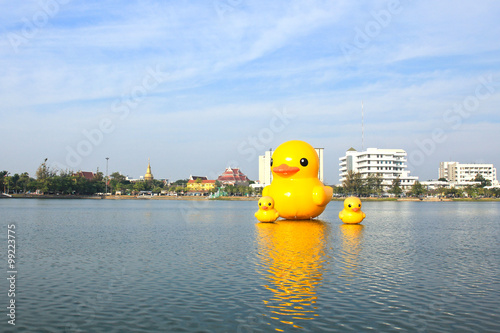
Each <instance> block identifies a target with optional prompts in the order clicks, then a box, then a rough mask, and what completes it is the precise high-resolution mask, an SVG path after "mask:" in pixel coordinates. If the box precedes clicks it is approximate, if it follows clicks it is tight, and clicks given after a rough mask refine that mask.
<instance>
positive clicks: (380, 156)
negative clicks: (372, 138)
mask: <svg viewBox="0 0 500 333" xmlns="http://www.w3.org/2000/svg"><path fill="white" fill-rule="evenodd" d="M406 156H407V154H406V151H404V150H403V149H378V148H368V149H367V150H366V151H356V149H354V148H350V149H349V150H347V152H346V155H345V156H344V157H341V158H340V159H339V160H340V182H341V183H342V182H344V181H345V180H346V177H347V173H348V172H349V171H353V172H355V173H356V172H359V173H360V174H361V177H362V178H367V177H368V175H378V174H379V175H380V176H381V177H382V185H383V186H384V189H388V188H389V187H390V186H391V185H392V181H393V180H394V179H396V178H398V177H399V180H400V186H401V188H402V189H405V190H409V189H410V188H411V186H413V184H414V183H415V182H416V181H418V177H416V176H410V171H408V170H406V168H407V164H406Z"/></svg>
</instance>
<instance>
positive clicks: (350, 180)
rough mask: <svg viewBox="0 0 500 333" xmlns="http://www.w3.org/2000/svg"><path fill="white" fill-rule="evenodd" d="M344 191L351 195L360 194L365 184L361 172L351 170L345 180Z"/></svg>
mask: <svg viewBox="0 0 500 333" xmlns="http://www.w3.org/2000/svg"><path fill="white" fill-rule="evenodd" d="M342 186H343V187H344V193H345V194H350V195H360V193H361V191H362V186H363V180H362V179H361V174H360V173H359V172H354V171H352V170H349V171H348V172H347V175H346V179H345V180H344V181H343V183H342Z"/></svg>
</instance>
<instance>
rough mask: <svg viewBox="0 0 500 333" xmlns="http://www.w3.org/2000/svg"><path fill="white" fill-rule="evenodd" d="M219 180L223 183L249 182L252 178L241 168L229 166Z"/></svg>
mask: <svg viewBox="0 0 500 333" xmlns="http://www.w3.org/2000/svg"><path fill="white" fill-rule="evenodd" d="M217 180H218V181H219V182H221V183H223V184H227V183H232V184H235V183H243V182H245V183H246V182H249V181H250V179H248V177H247V176H246V175H245V174H244V173H243V172H241V170H240V169H236V168H235V169H232V168H227V169H226V170H225V171H224V172H223V173H222V175H220V176H219V178H217Z"/></svg>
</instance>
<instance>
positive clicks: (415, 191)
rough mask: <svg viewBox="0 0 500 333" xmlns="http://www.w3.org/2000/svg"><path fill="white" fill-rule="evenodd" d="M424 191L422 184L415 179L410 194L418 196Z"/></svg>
mask: <svg viewBox="0 0 500 333" xmlns="http://www.w3.org/2000/svg"><path fill="white" fill-rule="evenodd" d="M424 193H425V188H424V186H423V185H422V184H421V183H420V182H419V181H418V180H417V181H416V182H415V183H414V184H413V186H412V187H411V190H410V194H411V195H412V196H414V197H419V196H421V195H422V194H424Z"/></svg>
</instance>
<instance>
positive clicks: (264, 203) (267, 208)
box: [255, 196, 280, 222]
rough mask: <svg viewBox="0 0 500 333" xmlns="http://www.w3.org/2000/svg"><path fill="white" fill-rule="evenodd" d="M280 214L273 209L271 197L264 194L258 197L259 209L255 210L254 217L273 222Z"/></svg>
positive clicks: (261, 220)
mask: <svg viewBox="0 0 500 333" xmlns="http://www.w3.org/2000/svg"><path fill="white" fill-rule="evenodd" d="M279 216H280V215H279V214H278V212H277V211H276V209H274V200H273V198H271V197H268V196H264V197H262V198H260V199H259V210H258V211H257V212H255V217H256V218H257V220H259V221H260V222H274V221H276V220H277V219H278V217H279Z"/></svg>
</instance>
